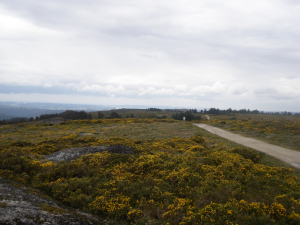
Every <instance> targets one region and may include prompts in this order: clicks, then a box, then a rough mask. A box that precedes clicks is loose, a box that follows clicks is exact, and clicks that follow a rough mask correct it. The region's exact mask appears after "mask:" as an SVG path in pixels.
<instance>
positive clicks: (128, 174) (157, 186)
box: [0, 118, 300, 225]
mask: <svg viewBox="0 0 300 225" xmlns="http://www.w3.org/2000/svg"><path fill="white" fill-rule="evenodd" d="M223 119H225V118H223ZM222 121H223V120H222ZM202 122H208V123H210V122H209V121H205V120H203V121H202ZM226 124H227V121H226ZM83 133H89V134H92V135H87V136H82V135H81V134H83ZM105 145H122V146H128V147H131V148H132V149H134V151H135V154H131V155H122V154H113V153H109V152H102V153H96V154H90V155H85V156H82V157H81V158H80V159H77V160H73V161H71V162H58V163H54V162H51V161H47V160H45V159H44V155H47V154H50V153H53V152H57V151H59V150H63V149H67V148H73V147H80V146H105ZM0 151H1V152H0V176H1V177H3V178H7V179H10V180H15V181H18V182H22V183H23V184H25V185H29V186H31V187H35V188H38V189H40V190H42V191H44V193H46V194H47V195H48V196H50V197H52V198H53V199H55V200H57V201H59V202H61V203H63V204H65V205H66V206H70V207H73V208H75V209H80V210H83V211H86V212H91V213H93V214H95V215H97V216H99V217H102V218H108V219H109V221H110V223H111V224H114V223H115V224H119V223H121V222H122V223H126V224H182V225H183V224H299V223H300V186H299V182H298V180H297V177H296V176H295V175H297V174H295V170H293V169H291V168H286V167H276V166H270V163H268V162H269V161H270V160H271V159H270V157H269V156H267V155H265V154H262V153H258V152H256V151H253V150H251V149H248V148H242V147H241V146H238V145H237V144H234V143H231V142H229V141H226V140H223V139H221V138H218V137H215V136H214V135H212V134H209V133H208V132H205V131H203V130H200V128H196V127H194V126H193V125H192V123H190V122H179V121H176V120H170V119H137V118H132V119H99V120H73V121H65V122H62V123H60V124H53V125H49V124H41V123H22V124H11V125H4V126H1V127H0Z"/></svg>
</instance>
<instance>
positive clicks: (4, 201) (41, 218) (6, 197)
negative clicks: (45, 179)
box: [0, 178, 102, 225]
mask: <svg viewBox="0 0 300 225" xmlns="http://www.w3.org/2000/svg"><path fill="white" fill-rule="evenodd" d="M29 191H30V192H29ZM0 224H7V225H10V224H11V225H15V224H25V225H27V224H28V225H36V224H44V225H46V224H51V225H52V224H57V225H62V224H63V225H71V224H72V225H85V224H102V222H100V221H99V220H98V219H97V218H96V217H94V216H92V215H90V214H87V213H80V212H74V211H70V210H69V209H68V208H66V207H63V206H61V205H59V204H58V203H56V202H55V201H54V200H52V199H50V198H47V197H46V196H43V195H42V194H41V192H39V191H38V190H35V189H29V188H25V187H22V185H20V184H18V187H16V186H14V185H12V183H11V182H10V181H8V180H5V179H3V178H0Z"/></svg>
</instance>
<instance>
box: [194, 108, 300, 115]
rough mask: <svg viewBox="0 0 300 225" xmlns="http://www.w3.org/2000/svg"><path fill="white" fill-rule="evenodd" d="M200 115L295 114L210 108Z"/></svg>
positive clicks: (289, 113)
mask: <svg viewBox="0 0 300 225" xmlns="http://www.w3.org/2000/svg"><path fill="white" fill-rule="evenodd" d="M200 113H204V114H222V115H232V114H235V113H241V114H268V115H290V116H291V115H293V113H291V112H287V111H284V112H264V111H258V110H257V109H255V110H250V109H240V110H236V109H231V108H229V109H226V110H225V109H224V110H221V109H216V108H210V109H209V110H206V109H204V111H203V110H201V111H200ZM297 114H299V113H295V114H294V115H297Z"/></svg>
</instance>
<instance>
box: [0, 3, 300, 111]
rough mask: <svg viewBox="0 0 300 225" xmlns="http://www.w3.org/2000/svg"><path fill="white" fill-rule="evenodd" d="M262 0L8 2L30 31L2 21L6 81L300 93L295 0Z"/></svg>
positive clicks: (225, 93) (77, 88) (267, 95)
mask: <svg viewBox="0 0 300 225" xmlns="http://www.w3.org/2000/svg"><path fill="white" fill-rule="evenodd" d="M262 1H263V4H260V3H259V4H258V2H253V1H252V2H250V1H242V2H236V1H226V2H222V1H217V2H212V1H200V2H195V1H175V2H174V1H158V0H157V1H146V2H145V1H144V2H143V1H137V0H136V1H134V0H129V1H120V0H115V1H93V0H87V1H79V0H75V1H58V0H53V1H37V0H28V1H21V0H10V1H8V0H4V1H2V2H1V3H0V9H1V8H3V9H5V10H6V11H5V13H8V14H9V15H10V16H12V17H15V18H18V19H19V20H21V21H24V22H26V24H29V25H30V26H31V28H30V29H31V30H25V31H24V29H23V30H20V29H21V28H20V27H19V26H18V24H15V25H14V24H11V27H13V26H15V28H14V27H13V28H14V29H13V31H11V30H8V29H6V28H3V27H1V26H0V39H1V42H2V43H0V52H1V54H0V59H1V64H0V84H1V85H3V87H4V86H7V87H9V88H8V89H9V90H11V91H13V90H14V88H13V87H16V90H17V87H22V88H23V89H22V88H20V89H19V90H24V93H28V91H29V89H26V87H30V86H34V87H35V91H36V92H40V93H44V92H45V90H47V93H50V92H51V90H52V91H53V93H63V92H61V91H62V90H63V89H64V88H66V91H67V92H68V93H71V94H74V93H77V94H82V95H89V94H90V95H96V94H99V95H103V96H104V95H107V94H110V96H112V95H114V97H115V98H120V97H122V96H126V97H128V98H132V99H134V98H136V99H137V98H139V99H140V98H148V99H151V98H152V99H154V98H161V99H162V97H165V98H166V99H171V98H174V99H176V98H177V99H180V98H184V99H188V98H191V99H196V100H195V101H204V100H203V99H202V98H204V96H205V99H210V100H211V101H212V104H213V103H215V104H220V105H224V107H225V106H226V104H228V107H233V106H231V105H230V104H236V103H235V102H239V104H242V103H243V102H248V103H249V104H252V105H259V103H254V102H257V101H259V102H261V101H263V100H268V99H274V100H278V101H279V100H280V101H289V100H290V99H297V98H298V97H299V93H298V92H297V91H296V89H297V87H296V85H295V83H297V82H298V78H299V77H300V75H299V73H298V71H299V69H300V64H299V60H300V58H299V56H300V31H299V29H298V27H299V26H300V8H299V4H298V3H297V2H296V1H291V0H290V1H283V0H279V1H276V2H273V1H267V0H262ZM0 25H1V23H0ZM1 29H3V31H5V32H3V33H4V34H5V36H1V33H2V32H1ZM5 29H6V30H5ZM46 31H47V32H48V33H47V32H46ZM280 78H285V79H286V80H285V81H284V82H285V83H284V84H285V88H284V90H281V85H282V82H281V81H280ZM215 84H221V85H219V86H218V85H215ZM245 84H246V85H245ZM264 84H266V86H267V88H265V89H264V88H260V87H264ZM180 85H181V86H180ZM51 86H52V87H51ZM44 87H48V89H44ZM118 87H123V89H122V88H118ZM151 88H153V90H152V89H151ZM268 88H269V89H268ZM289 89H290V90H291V91H290V92H289V91H287V90H289ZM3 90H6V89H3ZM226 98H227V99H226ZM232 99H235V101H233V100H232ZM253 99H255V101H254V100H253ZM295 101H296V100H295ZM226 102H227V103H226ZM175 104H177V103H176V100H174V105H175ZM274 104H276V102H275V103H274ZM281 106H282V104H281V103H280V104H279V103H278V107H281ZM215 107H217V105H215ZM254 108H256V107H255V106H254Z"/></svg>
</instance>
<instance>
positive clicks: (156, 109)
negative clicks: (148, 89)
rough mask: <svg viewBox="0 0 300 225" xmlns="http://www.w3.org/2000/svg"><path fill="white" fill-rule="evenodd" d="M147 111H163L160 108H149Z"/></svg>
mask: <svg viewBox="0 0 300 225" xmlns="http://www.w3.org/2000/svg"><path fill="white" fill-rule="evenodd" d="M145 110H146V111H162V110H161V109H159V108H148V109H145Z"/></svg>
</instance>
